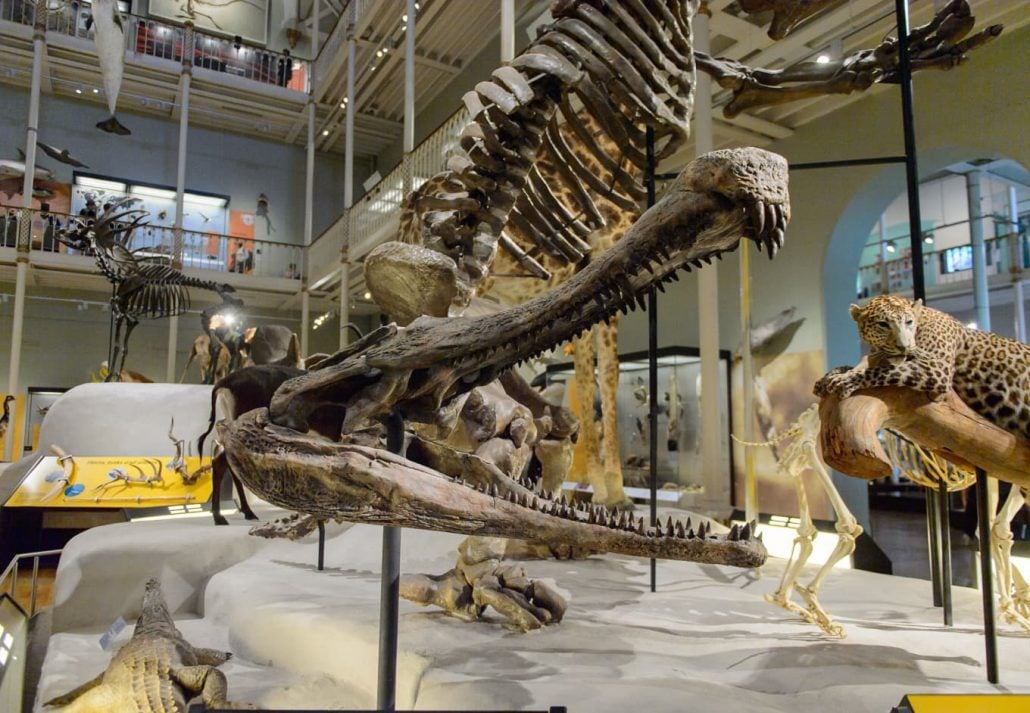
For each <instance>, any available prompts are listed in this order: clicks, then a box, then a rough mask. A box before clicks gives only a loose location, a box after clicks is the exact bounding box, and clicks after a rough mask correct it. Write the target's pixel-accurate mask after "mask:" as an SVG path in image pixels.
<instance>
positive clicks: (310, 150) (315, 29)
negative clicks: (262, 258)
mask: <svg viewBox="0 0 1030 713" xmlns="http://www.w3.org/2000/svg"><path fill="white" fill-rule="evenodd" d="M321 5H322V4H321V2H320V0H315V2H314V4H313V6H312V8H311V62H309V63H308V72H310V74H309V75H308V106H307V110H308V145H307V163H306V164H305V167H304V260H303V264H302V265H301V273H300V274H301V278H300V353H301V354H302V355H303V356H305V357H306V356H307V355H308V353H309V350H308V340H309V337H310V332H311V324H310V322H311V293H310V292H308V275H309V274H310V272H311V264H310V252H311V241H312V240H313V238H314V234H313V233H314V213H315V110H316V105H315V64H316V61H315V60H317V59H318V52H319V48H320V44H321V34H320V31H319V24H320V22H321Z"/></svg>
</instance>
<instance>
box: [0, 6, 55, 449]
mask: <svg viewBox="0 0 1030 713" xmlns="http://www.w3.org/2000/svg"><path fill="white" fill-rule="evenodd" d="M35 11H36V16H35V22H34V26H33V34H32V79H31V80H30V81H31V84H30V85H29V118H28V126H27V127H26V129H25V176H24V178H23V180H22V189H21V201H22V203H21V204H22V212H21V218H20V219H19V221H18V246H17V267H16V274H15V282H14V318H13V320H12V322H11V358H10V363H9V365H8V371H7V393H8V394H10V395H12V396H17V395H18V391H19V387H20V385H19V383H18V381H19V377H20V371H21V347H22V330H23V328H24V319H25V288H26V285H27V283H28V270H29V249H30V246H31V234H32V212H31V211H32V183H33V181H34V180H35V177H36V140H37V139H38V136H39V92H40V85H41V84H42V79H43V54H44V52H45V51H46V47H45V45H44V43H45V42H46V18H47V4H46V3H37V4H36V9H35ZM15 436H16V434H15V433H14V429H10V430H9V431H8V436H7V438H5V439H4V453H3V456H4V460H11V458H12V456H13V454H14V440H15Z"/></svg>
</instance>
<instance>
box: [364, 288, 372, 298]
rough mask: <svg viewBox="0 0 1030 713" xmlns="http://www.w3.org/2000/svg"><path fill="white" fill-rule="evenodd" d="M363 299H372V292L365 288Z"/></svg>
mask: <svg viewBox="0 0 1030 713" xmlns="http://www.w3.org/2000/svg"><path fill="white" fill-rule="evenodd" d="M365 299H366V300H370V299H372V293H371V292H369V291H368V290H365Z"/></svg>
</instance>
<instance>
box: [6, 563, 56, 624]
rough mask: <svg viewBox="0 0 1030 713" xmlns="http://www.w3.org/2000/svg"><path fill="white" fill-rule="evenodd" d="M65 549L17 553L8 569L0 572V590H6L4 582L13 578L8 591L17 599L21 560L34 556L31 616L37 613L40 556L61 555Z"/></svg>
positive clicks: (30, 603)
mask: <svg viewBox="0 0 1030 713" xmlns="http://www.w3.org/2000/svg"><path fill="white" fill-rule="evenodd" d="M63 551H64V550H41V551H39V552H23V553H22V554H20V555H15V556H14V557H12V558H11V562H10V564H8V565H7V569H5V570H4V572H3V574H0V591H3V590H4V583H5V582H6V581H7V578H8V577H10V578H11V584H10V588H9V589H7V592H8V593H9V594H10V595H11V598H12V599H15V600H17V596H18V570H19V567H20V566H21V561H22V560H24V559H29V558H30V557H31V558H32V584H31V586H30V589H29V616H32V615H33V614H35V613H36V592H37V590H38V588H39V558H40V557H50V556H53V555H59V554H61V553H62V552H63Z"/></svg>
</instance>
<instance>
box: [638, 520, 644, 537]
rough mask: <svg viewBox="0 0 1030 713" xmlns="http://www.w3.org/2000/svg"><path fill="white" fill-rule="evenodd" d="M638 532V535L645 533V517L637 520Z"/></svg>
mask: <svg viewBox="0 0 1030 713" xmlns="http://www.w3.org/2000/svg"><path fill="white" fill-rule="evenodd" d="M637 534H638V535H643V534H644V518H640V519H639V520H638V521H637Z"/></svg>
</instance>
